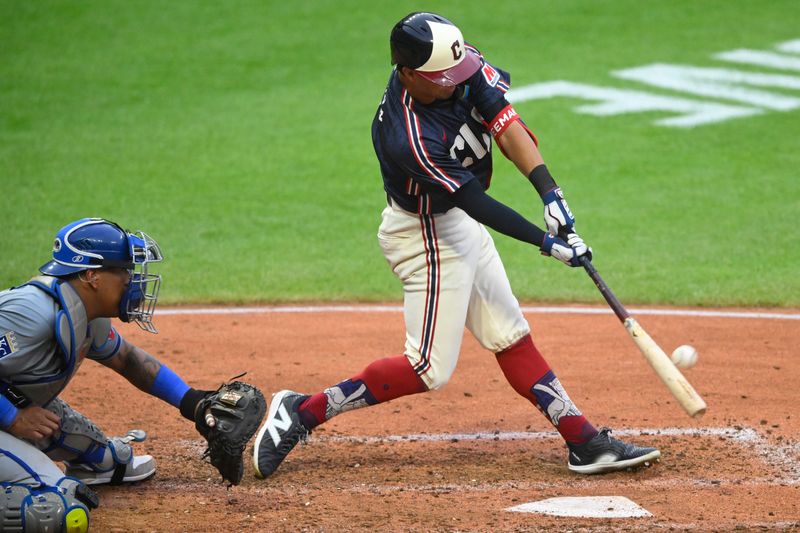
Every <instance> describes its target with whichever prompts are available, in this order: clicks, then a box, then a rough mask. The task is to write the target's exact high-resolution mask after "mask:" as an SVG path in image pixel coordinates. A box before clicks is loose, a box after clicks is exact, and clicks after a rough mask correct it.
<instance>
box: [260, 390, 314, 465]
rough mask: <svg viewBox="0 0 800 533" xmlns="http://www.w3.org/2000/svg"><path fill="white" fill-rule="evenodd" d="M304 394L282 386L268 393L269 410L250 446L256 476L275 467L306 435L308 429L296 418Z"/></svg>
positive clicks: (298, 417) (298, 416) (304, 397)
mask: <svg viewBox="0 0 800 533" xmlns="http://www.w3.org/2000/svg"><path fill="white" fill-rule="evenodd" d="M306 398H308V396H307V395H303V394H300V393H298V392H294V391H290V390H282V391H280V392H277V393H275V394H274V395H273V396H272V403H270V405H269V413H268V414H267V419H266V421H264V425H262V426H261V429H259V430H258V435H257V436H256V441H255V445H254V446H253V465H254V466H255V468H256V476H257V477H260V478H262V479H263V478H265V477H268V476H270V475H271V474H272V473H273V472H275V470H276V469H277V468H278V465H280V464H281V462H282V461H283V460H284V459H285V458H286V456H287V455H288V454H289V452H290V451H292V449H293V448H294V447H295V446H297V443H298V442H300V441H301V440H302V441H305V440H306V439H307V438H308V434H309V433H311V431H310V430H308V429H306V427H305V426H304V425H303V423H302V422H301V421H300V415H299V413H298V408H299V407H300V404H301V403H303V401H304V400H305V399H306Z"/></svg>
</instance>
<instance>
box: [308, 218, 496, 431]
mask: <svg viewBox="0 0 800 533" xmlns="http://www.w3.org/2000/svg"><path fill="white" fill-rule="evenodd" d="M389 217H390V220H389V222H388V223H385V224H384V225H383V226H382V229H385V228H387V226H389V227H392V228H393V231H392V232H391V233H390V234H389V235H387V236H385V237H382V238H381V245H382V247H383V250H384V254H385V255H386V258H387V260H388V261H389V264H390V265H391V266H392V270H393V271H394V272H395V274H396V275H397V276H398V277H399V278H400V279H401V280H402V281H403V292H404V300H403V312H404V318H405V324H406V343H405V355H404V356H401V357H392V358H386V359H381V360H378V361H375V362H373V363H372V364H370V365H369V366H368V367H367V368H366V369H364V370H363V371H362V372H361V373H360V374H357V375H355V376H353V377H352V378H350V379H347V380H345V381H342V382H340V383H338V384H336V385H334V386H332V387H329V388H327V389H325V390H324V391H322V392H320V393H317V394H314V395H312V396H311V397H309V398H308V399H306V400H305V401H303V402H302V403H301V404H300V405H299V412H300V413H299V414H300V419H301V420H302V421H303V423H304V425H305V426H306V428H307V429H313V428H314V427H316V426H318V425H319V424H321V423H322V422H324V421H326V420H329V419H330V418H332V417H333V416H336V415H338V414H340V413H343V412H345V411H350V410H352V409H356V408H359V407H364V406H367V405H374V404H376V403H382V402H385V401H389V400H392V399H394V398H398V397H400V396H405V395H407V394H412V393H416V392H422V391H425V390H430V389H437V388H440V387H442V386H444V385H445V384H446V383H447V381H448V380H449V379H450V377H451V376H452V374H453V371H454V370H455V367H456V363H457V362H458V355H459V352H460V350H461V341H462V339H463V336H464V323H465V321H466V317H467V309H468V307H469V302H470V296H471V292H472V290H471V287H472V284H473V280H474V278H475V269H476V266H477V261H478V256H479V253H480V247H481V235H482V232H485V230H483V228H482V226H480V225H479V224H478V223H477V222H475V221H474V220H472V219H471V218H469V217H467V216H466V214H465V213H463V211H461V210H458V209H454V210H452V212H449V213H447V214H445V215H441V216H424V215H423V216H419V215H413V216H412V215H406V214H404V213H389ZM403 359H405V360H406V361H405V362H404V361H403Z"/></svg>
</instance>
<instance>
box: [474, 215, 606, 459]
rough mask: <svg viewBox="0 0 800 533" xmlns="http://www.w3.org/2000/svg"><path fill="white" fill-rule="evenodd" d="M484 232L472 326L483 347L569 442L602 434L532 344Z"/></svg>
mask: <svg viewBox="0 0 800 533" xmlns="http://www.w3.org/2000/svg"><path fill="white" fill-rule="evenodd" d="M483 232H484V237H483V241H482V242H483V246H482V249H481V258H480V261H479V263H478V270H477V273H476V275H475V283H474V286H473V290H472V297H471V299H470V305H469V312H468V314H467V328H468V329H469V330H470V331H471V332H472V334H473V335H475V337H476V338H477V339H478V342H480V343H481V345H482V346H484V347H485V348H487V349H489V350H491V351H493V352H495V353H496V354H497V362H498V363H499V365H500V368H501V369H502V371H503V374H504V375H505V377H506V379H507V380H508V382H509V383H510V384H511V386H512V387H513V388H514V390H515V391H517V393H519V394H520V395H521V396H523V397H525V398H526V399H528V400H529V401H530V402H531V403H532V404H533V405H534V406H536V407H537V408H538V409H539V410H540V411H541V412H542V413H543V414H545V416H547V417H548V419H549V420H550V422H551V423H552V424H553V426H555V428H556V429H557V430H558V432H559V433H560V434H561V436H562V437H563V438H564V440H565V441H567V442H568V443H572V444H582V443H585V442H587V441H588V440H590V439H591V438H592V437H594V436H595V435H596V434H597V430H596V429H595V428H594V426H592V424H590V423H589V421H588V420H586V417H584V416H583V414H582V413H581V412H580V411H579V410H578V408H577V407H576V406H575V405H574V404H573V402H572V400H571V399H570V398H569V395H567V392H566V391H565V390H564V387H562V386H561V383H560V382H559V380H558V378H556V376H555V374H554V373H553V370H552V369H551V368H550V365H549V364H548V363H547V361H545V359H544V357H542V355H541V354H540V353H539V351H538V350H537V349H536V346H535V345H534V344H533V340H532V339H531V336H530V327H529V326H528V323H527V321H526V320H525V318H524V317H523V315H522V311H521V310H520V308H519V303H518V302H517V299H516V298H515V297H514V295H513V293H512V292H511V284H510V283H509V281H508V276H507V275H506V272H505V268H504V267H503V263H502V261H501V260H500V256H499V255H498V253H497V250H496V249H495V246H494V242H493V241H492V237H491V235H489V233H488V232H487V231H486V230H485V229H484V230H483Z"/></svg>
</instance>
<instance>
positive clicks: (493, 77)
mask: <svg viewBox="0 0 800 533" xmlns="http://www.w3.org/2000/svg"><path fill="white" fill-rule="evenodd" d="M481 72H483V77H484V78H486V82H487V83H488V84H489V85H491V86H492V87H494V86H496V85H497V82H498V81H500V73H499V72H497V71H496V70H495V69H494V67H492V66H491V65H490V64H489V63H485V64H484V65H483V68H481Z"/></svg>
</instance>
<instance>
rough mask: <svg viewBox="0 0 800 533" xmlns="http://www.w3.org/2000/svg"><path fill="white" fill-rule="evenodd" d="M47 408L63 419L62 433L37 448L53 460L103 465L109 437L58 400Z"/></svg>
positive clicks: (38, 444)
mask: <svg viewBox="0 0 800 533" xmlns="http://www.w3.org/2000/svg"><path fill="white" fill-rule="evenodd" d="M47 409H49V410H50V411H52V412H53V413H55V414H56V415H58V417H59V418H60V419H61V423H60V427H59V430H58V431H56V432H55V433H54V434H53V436H51V437H50V438H47V439H43V440H40V441H37V442H36V443H35V445H36V447H37V448H39V449H40V450H42V451H43V452H44V453H45V454H46V455H47V456H48V457H49V458H51V459H53V460H54V461H79V462H94V463H97V462H100V461H102V460H103V458H104V456H105V455H106V443H107V442H108V438H107V437H106V435H105V434H104V433H103V432H102V431H101V430H100V429H99V428H98V427H97V426H95V425H94V423H92V421H91V420H89V419H88V418H86V417H85V416H84V415H82V414H81V413H79V412H78V411H76V410H74V409H73V408H72V407H70V406H69V405H68V404H67V403H66V402H64V401H63V400H61V399H59V398H56V399H55V400H53V401H52V402H51V403H50V405H48V406H47Z"/></svg>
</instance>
